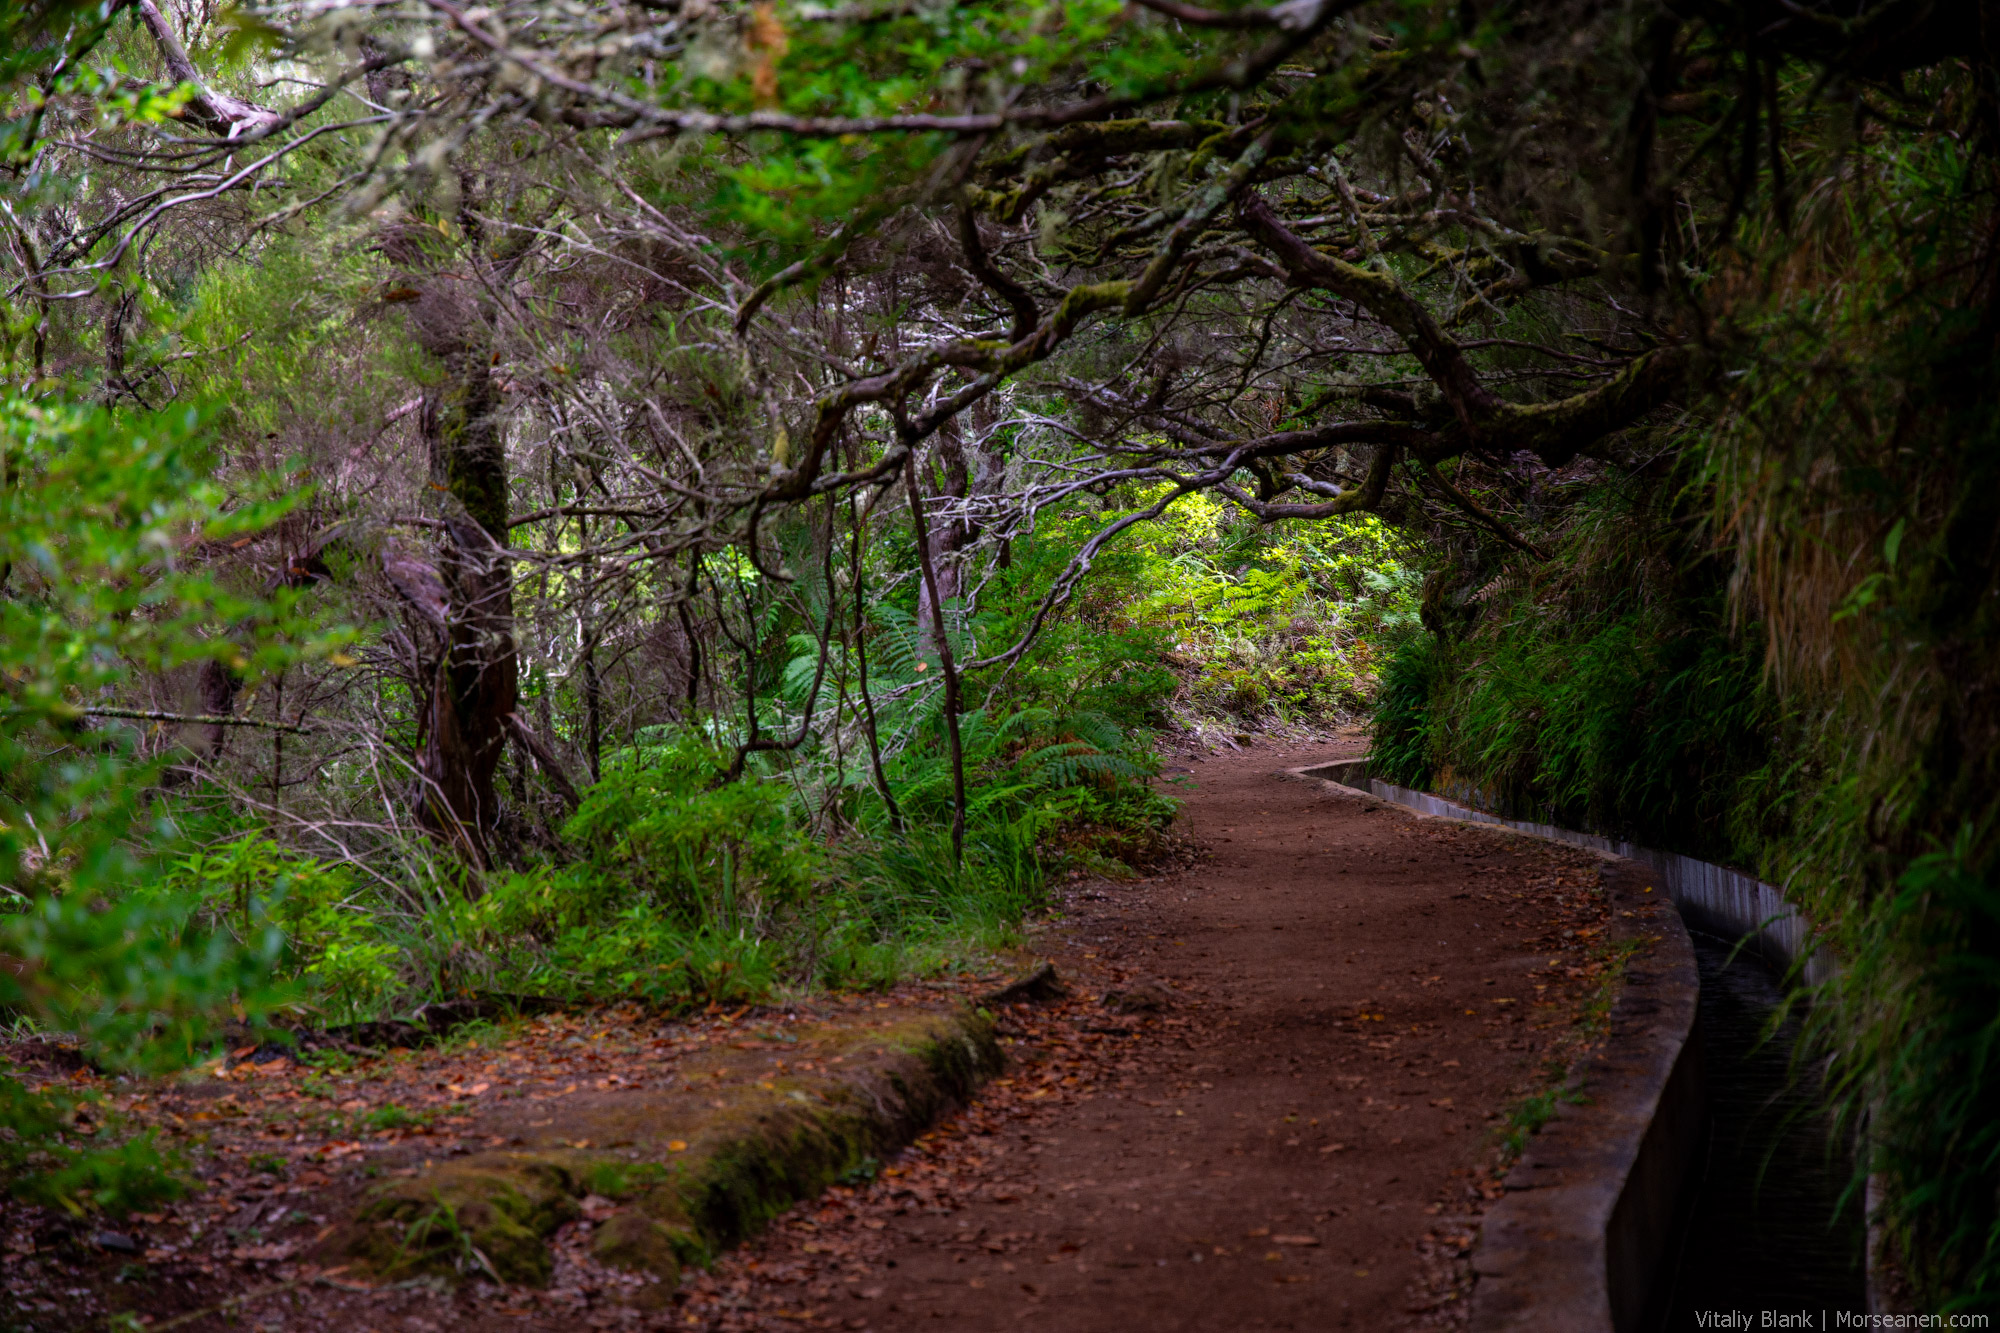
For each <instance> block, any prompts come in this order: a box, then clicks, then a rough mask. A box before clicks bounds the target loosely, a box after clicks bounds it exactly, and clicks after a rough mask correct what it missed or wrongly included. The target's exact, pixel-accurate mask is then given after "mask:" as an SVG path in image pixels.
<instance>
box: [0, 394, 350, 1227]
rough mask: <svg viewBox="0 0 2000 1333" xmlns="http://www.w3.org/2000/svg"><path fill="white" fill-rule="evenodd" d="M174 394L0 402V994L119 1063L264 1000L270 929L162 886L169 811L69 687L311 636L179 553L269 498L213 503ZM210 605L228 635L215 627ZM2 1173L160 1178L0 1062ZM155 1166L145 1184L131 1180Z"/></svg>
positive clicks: (115, 1197) (243, 661)
mask: <svg viewBox="0 0 2000 1333" xmlns="http://www.w3.org/2000/svg"><path fill="white" fill-rule="evenodd" d="M199 424H200V423H199V418H198V416H197V414H195V413H193V412H177V413H171V414H161V415H152V416H129V415H117V414H113V413H110V412H107V411H103V410H91V409H84V408H79V407H71V406H65V405H62V404H59V403H30V402H25V401H22V400H19V399H14V400H9V401H7V402H5V403H0V585H4V587H5V591H6V593H7V595H6V596H5V597H0V680H4V682H5V684H4V686H0V884H4V885H5V886H6V888H7V890H8V891H9V892H10V893H11V894H12V899H13V901H12V904H11V910H9V911H7V912H6V913H5V914H4V915H0V949H4V950H5V952H6V953H7V954H8V955H9V956H10V958H11V960H12V961H11V963H10V965H9V966H8V967H7V968H5V969H0V1004H5V1005H7V1006H9V1007H11V1008H13V1009H14V1010H15V1011H17V1012H23V1013H27V1014H30V1015H33V1016H34V1017H35V1018H36V1019H37V1020H38V1021H40V1022H43V1023H46V1024H48V1025H50V1026H52V1027H54V1028H56V1029H57V1030H60V1031H65V1032H70V1033H75V1034H77V1035H79V1036H81V1037H82V1038H83V1039H84V1040H85V1042H86V1043H87V1047H88V1049H89V1051H90V1052H91V1054H92V1056H93V1058H95V1059H96V1060H98V1061H100V1062H102V1063H104V1064H107V1065H110V1066H112V1067H118V1068H139V1069H159V1068H166V1067H172V1066H175V1065H179V1064H184V1063H187V1062H188V1061H190V1060H192V1059H195V1058H197V1057H198V1056H200V1055H202V1054H204V1053H205V1051H206V1049H207V1042H208V1040H209V1038H208V1033H209V1031H210V1026H211V1023H212V1021H213V1019H214V1018H215V1016H216V1015H217V1014H218V1013H226V1012H230V1011H232V1010H235V1011H239V1012H241V1013H244V1014H247V1015H249V1016H252V1017H255V1016H256V1015H258V1014H260V1013H262V1012H265V1011H267V1010H268V1009H269V1008H270V1006H272V1005H273V1004H274V1003H277V1002H279V1001H281V1000H282V998H283V996H282V995H281V993H280V992H278V991H276V990H274V989H272V987H271V985H270V981H271V977H272V973H273V969H274V966H275V965H276V963H277V960H278V954H279V950H280V947H281V937H280V935H279V933H278V931H277V930H276V928H275V926H274V925H273V923H271V922H270V921H269V920H268V919H267V918H266V917H264V916H263V915H262V914H261V913H260V911H258V910H256V909H255V908H252V907H250V906H248V905H246V907H245V910H244V912H243V914H242V916H241V919H240V921H239V922H238V926H239V929H238V930H237V931H236V933H234V934H229V933H224V932H219V931H216V930H213V929H210V928H208V925H207V923H206V922H205V920H204V918H203V912H202V908H203V904H202V903H201V901H200V900H199V899H198V898H195V897H191V896H189V895H186V894H180V893H175V892H173V891H171V889H170V888H169V887H168V885H167V882H166V880H167V877H166V876H165V875H164V874H163V873H162V871H163V866H162V864H161V859H160V855H159V849H160V848H161V847H164V846H169V845H171V843H172V842H173V840H174V838H175V836H176V835H175V830H174V828H173V826H172V825H171V824H170V823H168V822H167V821H166V820H165V819H164V818H163V817H162V814H161V812H160V811H159V810H158V809H157V808H153V809H149V808H148V806H147V805H146V803H145V802H144V795H145V793H146V791H147V790H148V788H149V787H151V786H152V784H153V783H154V782H155V781H156V780H157V778H158V774H159V770H160V764H159V763H158V762H157V761H148V760H146V759H144V758H142V757H141V756H140V754H139V753H138V750H137V747H136V744H135V741H136V736H135V734H134V732H133V730H132V729H131V728H130V727H129V726H127V725H126V724H124V723H122V722H119V721H116V720H113V719H106V720H105V721H104V722H103V723H102V724H100V723H98V722H95V721H93V719H92V714H91V709H90V706H89V704H88V703H87V702H86V701H88V700H91V699H92V698H94V697H99V696H100V694H101V691H103V689H104V688H105V687H106V686H108V685H111V684H114V683H116V682H119V681H122V680H123V679H124V678H125V677H126V676H127V674H128V673H132V672H149V673H156V674H158V673H166V672H170V671H173V670H174V669H176V668H179V667H182V666H185V665H186V664H188V663H191V662H195V661H201V660H212V661H219V662H222V663H225V664H226V665H227V666H228V668H229V669H231V670H234V671H238V672H241V673H243V674H244V675H245V676H247V677H250V678H251V679H255V678H256V676H257V675H258V674H260V673H262V672H264V671H268V670H271V669H272V668H274V667H275V666H277V665H279V664H281V663H284V662H288V661H291V660H294V659H295V658H296V657H298V656H299V655H300V654H302V653H303V652H306V651H318V652H324V651H328V650H330V647H331V642H332V641H331V640H326V639H319V640H313V639H311V638H310V637H309V636H306V635H305V634H304V632H303V626H302V624H301V623H300V621H299V620H298V618H297V616H296V614H295V613H294V611H293V608H292V606H291V603H290V601H289V600H288V599H285V598H280V599H277V600H274V601H273V600H265V599H260V598H255V597H246V596H243V595H241V594H237V593H234V592H232V591H230V590H229V589H227V588H225V587H224V586H222V585H221V584H219V583H218V582H217V581H216V580H215V579H214V578H213V577H212V576H211V575H210V574H208V573H205V572H203V571H200V570H198V569H190V568H187V567H185V566H184V563H183V560H182V552H183V551H184V549H185V548H186V547H187V546H188V545H190V544H192V543H196V542H220V541H225V540H228V539H229V538H231V537H233V536H236V535H238V534H241V533H244V532H250V531H255V530H256V529H258V528H260V527H262V526H264V525H266V524H268V523H270V522H271V521H273V520H274V519H276V518H277V517H279V516H280V515H281V514H282V513H283V512H284V508H285V506H284V504H283V503H261V504H254V503H253V504H240V503H236V504H231V503H228V499H227V497H226V496H225V494H224V492H223V491H222V489H221V488H220V487H219V486H217V485H216V484H215V483H214V482H212V481H211V480H209V475H210V472H209V460H208V459H207V458H206V457H205V455H204V453H203V451H202V449H201V448H200V446H199V445H198V443H197V442H196V441H197V438H198V429H199ZM220 625H228V626H230V627H231V631H230V633H229V634H227V635H226V636H225V635H222V634H217V633H214V632H213V629H214V627H217V626H220ZM0 1090H4V1093H5V1096H6V1098H7V1100H6V1106H5V1110H6V1114H7V1116H8V1119H7V1121H6V1123H8V1124H9V1125H10V1126H11V1127H12V1130H13V1137H12V1139H11V1140H10V1142H11V1145H12V1146H11V1147H10V1149H9V1152H10V1155H11V1158H10V1162H9V1164H8V1165H9V1167H10V1168H11V1173H12V1175H13V1183H14V1185H15V1188H17V1189H19V1190H23V1191H27V1192H29V1193H31V1194H38V1195H39V1196H46V1197H49V1198H54V1199H57V1200H59V1201H61V1202H63V1203H65V1204H66V1205H68V1206H71V1207H81V1206H83V1205H84V1204H85V1203H86V1202H87V1203H90V1204H94V1205H97V1206H102V1207H107V1208H117V1207H124V1206H128V1205H129V1204H131V1203H132V1202H133V1201H135V1200H136V1199H138V1198H140V1197H141V1196H142V1195H143V1196H147V1197H152V1196H154V1195H157V1193H158V1192H159V1191H160V1190H161V1189H165V1188H167V1187H166V1186H165V1185H162V1184H160V1183H158V1182H157V1181H155V1180H154V1177H156V1176H157V1175H158V1174H159V1172H160V1170H161V1167H162V1162H161V1159H160V1158H159V1157H158V1154H157V1153H156V1152H155V1150H154V1149H153V1148H152V1147H151V1146H150V1145H149V1144H148V1143H146V1142H144V1141H142V1140H132V1141H128V1142H127V1143H125V1144H122V1145H116V1146H109V1147H105V1148H102V1149H99V1148H96V1147H95V1146H92V1147H88V1148H86V1147H82V1146H78V1145H77V1144H75V1143H72V1142H71V1141H70V1139H71V1137H72V1136H71V1135H70V1132H69V1130H68V1129H67V1128H62V1126H63V1125H64V1124H65V1123H66V1122H65V1121H64V1119H63V1116H62V1114H61V1113H60V1111H59V1104H58V1103H55V1102H52V1101H49V1100H48V1099H45V1098H38V1097H35V1096H32V1095H30V1094H28V1093H26V1092H25V1091H23V1090H22V1089H21V1088H20V1087H19V1086H18V1085H17V1084H14V1083H12V1082H11V1081H0ZM148 1181H153V1183H150V1184H149V1183H146V1182H148Z"/></svg>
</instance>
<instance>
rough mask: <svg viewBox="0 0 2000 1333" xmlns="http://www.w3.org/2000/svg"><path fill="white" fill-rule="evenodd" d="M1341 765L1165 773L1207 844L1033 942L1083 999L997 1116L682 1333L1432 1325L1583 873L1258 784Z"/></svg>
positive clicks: (793, 1225)
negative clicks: (697, 1331) (702, 1330)
mask: <svg viewBox="0 0 2000 1333" xmlns="http://www.w3.org/2000/svg"><path fill="white" fill-rule="evenodd" d="M1359 748H1360V747H1359V746H1358V745H1356V744H1350V745H1346V746H1327V745H1320V746H1316V747H1313V748H1310V749H1304V748H1284V747H1261V746H1260V747H1256V748H1253V749H1250V750H1247V751H1245V752H1243V753H1241V754H1233V755H1226V756H1203V757H1198V758H1197V757H1183V758H1181V759H1180V760H1178V761H1177V764H1178V766H1179V768H1180V770H1181V772H1182V773H1183V774H1184V775H1185V776H1186V777H1187V778H1188V779H1190V782H1189V784H1188V787H1187V790H1186V791H1185V793H1184V794H1185V796H1186V804H1185V807H1184V813H1183V824H1182V828H1183V831H1184V832H1185V833H1186V834H1187V835H1189V836H1190V837H1191V838H1192V839H1194V840H1195V842H1196V843H1197V844H1198V845H1199V846H1200V847H1202V848H1203V849H1205V855H1199V856H1197V857H1195V858H1193V859H1192V860H1191V862H1190V863H1189V864H1187V865H1186V866H1185V867H1184V868H1182V869H1179V870H1175V871H1172V872H1169V873H1164V874H1161V875H1158V876H1155V877H1152V878H1149V879H1144V880H1140V881H1137V882H1135V883H1131V884H1124V885H1118V884H1104V883H1089V884H1079V885H1076V886H1073V887H1072V888H1071V889H1070V890H1069V892H1068V895H1067V902H1066V903H1065V911H1064V912H1063V914H1062V919H1061V920H1060V921H1059V923H1058V924H1057V925H1056V926H1054V927H1053V928H1051V929H1050V930H1049V931H1048V932H1047V934H1046V935H1045V936H1043V937H1042V938H1041V939H1039V940H1038V941H1037V944H1038V949H1039V951H1040V952H1043V953H1045V954H1047V955H1049V956H1051V957H1053V958H1054V959H1055V961H1056V963H1057V966H1058V968H1059V969H1060V970H1061V971H1062V972H1063V973H1064V975H1066V976H1069V977H1071V978H1073V979H1074V980H1075V982H1076V986H1077V989H1078V990H1079V991H1080V992H1082V994H1080V995H1079V998H1078V999H1076V1000H1073V1001H1072V1002H1070V1003H1069V1004H1068V1005H1065V1006H1061V1009H1062V1010H1063V1015H1062V1018H1063V1021H1061V1022H1058V1021H1056V1020H1055V1019H1053V1018H1051V1019H1047V1020H1042V1019H1039V1018H1038V1017H1037V1016H1035V1015H1032V1014H1029V1015H1017V1016H1015V1017H1013V1018H1011V1019H1010V1020H1009V1021H1010V1022H1011V1023H1012V1024H1013V1025H1014V1026H1013V1029H1012V1031H1013V1032H1014V1035H1015V1042H1014V1046H1015V1053H1016V1055H1017V1057H1018V1058H1019V1060H1020V1066H1019V1068H1020V1074H1019V1078H1018V1079H1017V1080H1016V1081H1015V1083H1014V1084H1013V1085H1011V1086H1009V1087H1006V1088H1001V1089H996V1090H995V1093H994V1096H995V1098H997V1099H1000V1100H1001V1103H1002V1104H1001V1106H1000V1107H999V1108H997V1109H996V1108H992V1107H985V1108H983V1107H980V1106H975V1107H974V1108H972V1109H971V1111H969V1112H968V1113H967V1115H966V1116H965V1117H963V1118H962V1121H963V1123H961V1124H959V1125H956V1126H947V1127H946V1128H945V1130H944V1131H943V1132H942V1133H940V1134H938V1135H933V1136H931V1137H930V1138H928V1139H927V1140H926V1141H925V1142H923V1143H921V1144H920V1145H919V1146H918V1148H917V1149H915V1150H913V1152H912V1153H910V1154H908V1155H907V1156H906V1159H905V1160H904V1162H903V1163H901V1164H899V1165H898V1167H897V1168H896V1170H895V1172H893V1173H892V1174H895V1175H897V1176H899V1177H901V1179H900V1180H899V1181H887V1182H883V1183H882V1184H881V1185H880V1186H878V1187H876V1188H873V1189H869V1190H862V1191H857V1192H856V1196H855V1197H854V1198H853V1199H852V1200H851V1201H849V1202H845V1203H842V1202H839V1201H835V1202H833V1203H831V1204H827V1203H823V1204H821V1205H818V1206H817V1207H816V1210H815V1209H802V1210H799V1211H798V1212H796V1213H795V1214H794V1215H793V1216H792V1218H790V1219H787V1220H786V1221H781V1222H780V1223H779V1225H778V1226H776V1227H775V1228H774V1229H773V1231H772V1232H771V1233H770V1234H769V1235H768V1236H767V1237H766V1238H764V1239H763V1240H761V1241H759V1242H756V1243H753V1244H752V1245H751V1246H749V1247H747V1248H746V1250H745V1251H743V1252H742V1253H741V1254H739V1255H737V1256H732V1257H731V1258H729V1259H727V1260H725V1261H724V1264H723V1265H722V1267H721V1268H720V1270H719V1271H718V1273H717V1274H716V1275H714V1276H713V1277H711V1278H707V1279H704V1280H703V1281H702V1283H701V1286H702V1288H704V1290H701V1291H697V1292H694V1293H690V1299H689V1304H688V1305H687V1307H686V1308H685V1309H684V1310H683V1317H684V1318H686V1319H687V1320H688V1323H689V1325H690V1326H695V1325H699V1324H709V1325H710V1326H712V1327H716V1328H743V1327H760V1326H764V1327H782V1326H787V1324H786V1322H785V1321H786V1320H797V1321H799V1322H797V1323H791V1324H789V1326H791V1327H798V1326H800V1324H801V1323H803V1324H808V1325H820V1326H829V1327H847V1328H857V1329H858V1328H871V1329H877V1330H884V1331H885V1333H887V1331H889V1330H916V1329H926V1330H937V1329H951V1330H954V1331H957V1330H964V1331H965V1333H979V1331H980V1330H1001V1329H1010V1330H1011V1329H1019V1328H1022V1327H1032V1326H1039V1327H1044V1328H1050V1329H1055V1330H1059V1331H1060V1333H1100V1331H1101V1333H1142V1331H1143V1333H1169V1331H1170V1330H1189V1331H1190V1333H1192V1331H1193V1330H1216V1331H1217V1333H1221V1331H1223V1330H1230V1331H1234V1330H1248V1329H1274V1330H1275V1329H1301V1330H1304V1329H1313V1330H1321V1329H1340V1328H1350V1327H1351V1328H1356V1329H1380V1328H1394V1327H1402V1326H1408V1325H1412V1324H1415V1325H1420V1326H1421V1325H1427V1324H1433V1323H1442V1324H1445V1325H1450V1324H1452V1323H1454V1322H1455V1320H1454V1315H1455V1314H1456V1313H1457V1307H1459V1306H1460V1305H1462V1301H1463V1295H1464V1281H1465V1264H1464V1262H1463V1245H1464V1243H1465V1242H1466V1241H1467V1240H1468V1239H1469V1237H1470V1234H1471V1224H1472V1222H1473V1221H1474V1219H1475V1217H1476V1213H1477V1209H1478V1206H1479V1201H1480V1199H1481V1197H1482V1194H1484V1193H1491V1192H1493V1190H1494V1186H1493V1185H1492V1184H1491V1182H1490V1177H1489V1176H1488V1175H1487V1172H1486V1170H1485V1168H1486V1167H1487V1166H1489V1165H1490V1163H1491V1161H1492V1160H1493V1154H1494V1143H1495V1140H1496V1135H1497V1132H1498V1129H1497V1125H1498V1119H1497V1118H1498V1117H1499V1116H1501V1115H1502V1113H1504V1112H1506V1111H1507V1110H1508V1109H1509V1108H1510V1107H1512V1106H1513V1105H1514V1104H1516V1103H1517V1101H1518V1100H1519V1098H1520V1097H1521V1095H1522V1093H1523V1092H1524V1091H1525V1090H1527V1089H1529V1088H1531V1087H1532V1086H1534V1085H1535V1083H1536V1081H1537V1079H1538V1077H1546V1075H1545V1074H1544V1073H1542V1072H1541V1071H1540V1067H1541V1066H1543V1065H1544V1064H1545V1062H1546V1060H1547V1058H1548V1057H1549V1056H1550V1055H1551V1053H1552V1052H1554V1051H1555V1049H1556V1044H1557V1043H1559V1042H1561V1041H1562V1040H1564V1038H1565V1034H1567V1033H1568V1032H1569V1031H1570V1030H1571V1027H1572V1024H1573V1021H1574V1018H1575V1014H1576V1011H1577V1008H1578V1006H1579V1004H1580V1003H1581V1002H1582V1001H1583V999H1584V997H1585V996H1586V995H1587V994H1588V993H1589V991H1590V989H1591V987H1592V985H1593V982H1592V976H1593V974H1594V964H1593V961H1592V960H1593V952H1594V951H1593V945H1592V940H1593V939H1594V938H1595V937H1596V936H1597V935H1598V933H1599V932H1600V931H1601V928H1602V921H1603V914H1604V908H1603V906H1602V903H1601V899H1600V894H1599V890H1598V873H1597V865H1598V862H1597V860H1596V859H1595V858H1593V857H1591V856H1589V855H1587V854H1583V853H1579V852H1576V851H1573V850H1571V849H1568V848H1562V847H1556V846H1551V845H1549V844H1544V843H1539V842H1536V841H1534V840H1531V839H1528V838H1525V837H1520V836H1517V835H1512V834H1508V833H1506V832H1503V831H1493V830H1486V829H1481V828H1477V827H1472V826H1467V825H1461V824H1457V823H1452V822H1448V821H1441V820H1426V819H1422V818H1419V817H1417V816H1415V815H1412V814H1410V813H1408V812H1406V811H1403V810H1401V809H1399V808H1397V807H1394V806H1389V805H1385V804H1383V803H1381V802H1379V801H1375V800H1372V799H1365V798H1361V797H1357V796H1348V795H1342V794H1340V793H1338V792H1335V791H1332V790H1329V789H1328V788H1327V787H1325V786H1323V785H1321V784H1318V783H1310V782H1301V781H1297V780H1287V779H1286V778H1285V777H1284V776H1283V772H1284V770H1286V769H1289V768H1293V767H1297V766H1301V765H1305V764H1310V763H1318V762H1326V761H1329V760H1332V759H1336V758H1342V757H1349V756H1351V755H1352V754H1354V753H1357V752H1358V750H1359ZM1149 984H1150V986H1151V988H1153V989H1154V990H1155V991H1157V995H1156V997H1155V998H1156V999H1159V1000H1161V1001H1163V1003H1164V1007H1163V1009H1161V1010H1160V1011H1158V1012H1155V1013H1152V1014H1148V1015H1146V1016H1144V1017H1141V1018H1137V1019H1134V1018H1130V1017H1125V1016H1120V1015H1118V1014H1117V1013H1116V1012H1115V1010H1114V1009H1112V1008H1107V1007H1101V1006H1099V1005H1098V1004H1097V997H1098V996H1099V995H1101V994H1102V993H1103V992H1104V991H1105V990H1107V989H1109V990H1116V989H1124V990H1127V991H1134V990H1136V991H1139V992H1141V993H1142V1000H1143V992H1145V991H1146V990H1147V988H1148V985H1149ZM1127 1027H1136V1031H1134V1032H1132V1033H1130V1034H1126V1033H1125V1029H1126V1028H1127ZM1005 1030H1007V1029H1006V1028H1003V1031H1005ZM1046 1062H1052V1063H1049V1064H1048V1069H1049V1072H1048V1073H1046V1074H1045V1075H1044V1076H1043V1078H1042V1081H1041V1083H1040V1085H1039V1090H1038V1091H1036V1092H1033V1093H1026V1094H1024V1093H1022V1091H1021V1089H1022V1088H1023V1087H1025V1086H1027V1085H1029V1084H1032V1083H1035V1082H1036V1071H1037V1070H1038V1069H1041V1068H1043V1066H1044V1064H1045V1063H1046ZM1064 1071H1067V1072H1064ZM1058 1075H1060V1076H1058ZM1042 1093H1050V1094H1053V1095H1052V1096H1050V1097H1048V1098H1047V1099H1045V1100H1043V1101H1042V1102H1040V1103H1035V1102H1034V1101H1033V1099H1034V1098H1036V1097H1040V1096H1041V1095H1042ZM984 1100H985V1099H982V1101H984ZM927 1157H928V1160H926V1159H927ZM816 1256H823V1257H826V1258H827V1259H828V1261H827V1262H823V1263H818V1264H816V1263H815V1262H814V1260H815V1257H816ZM774 1312H775V1314H774Z"/></svg>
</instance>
